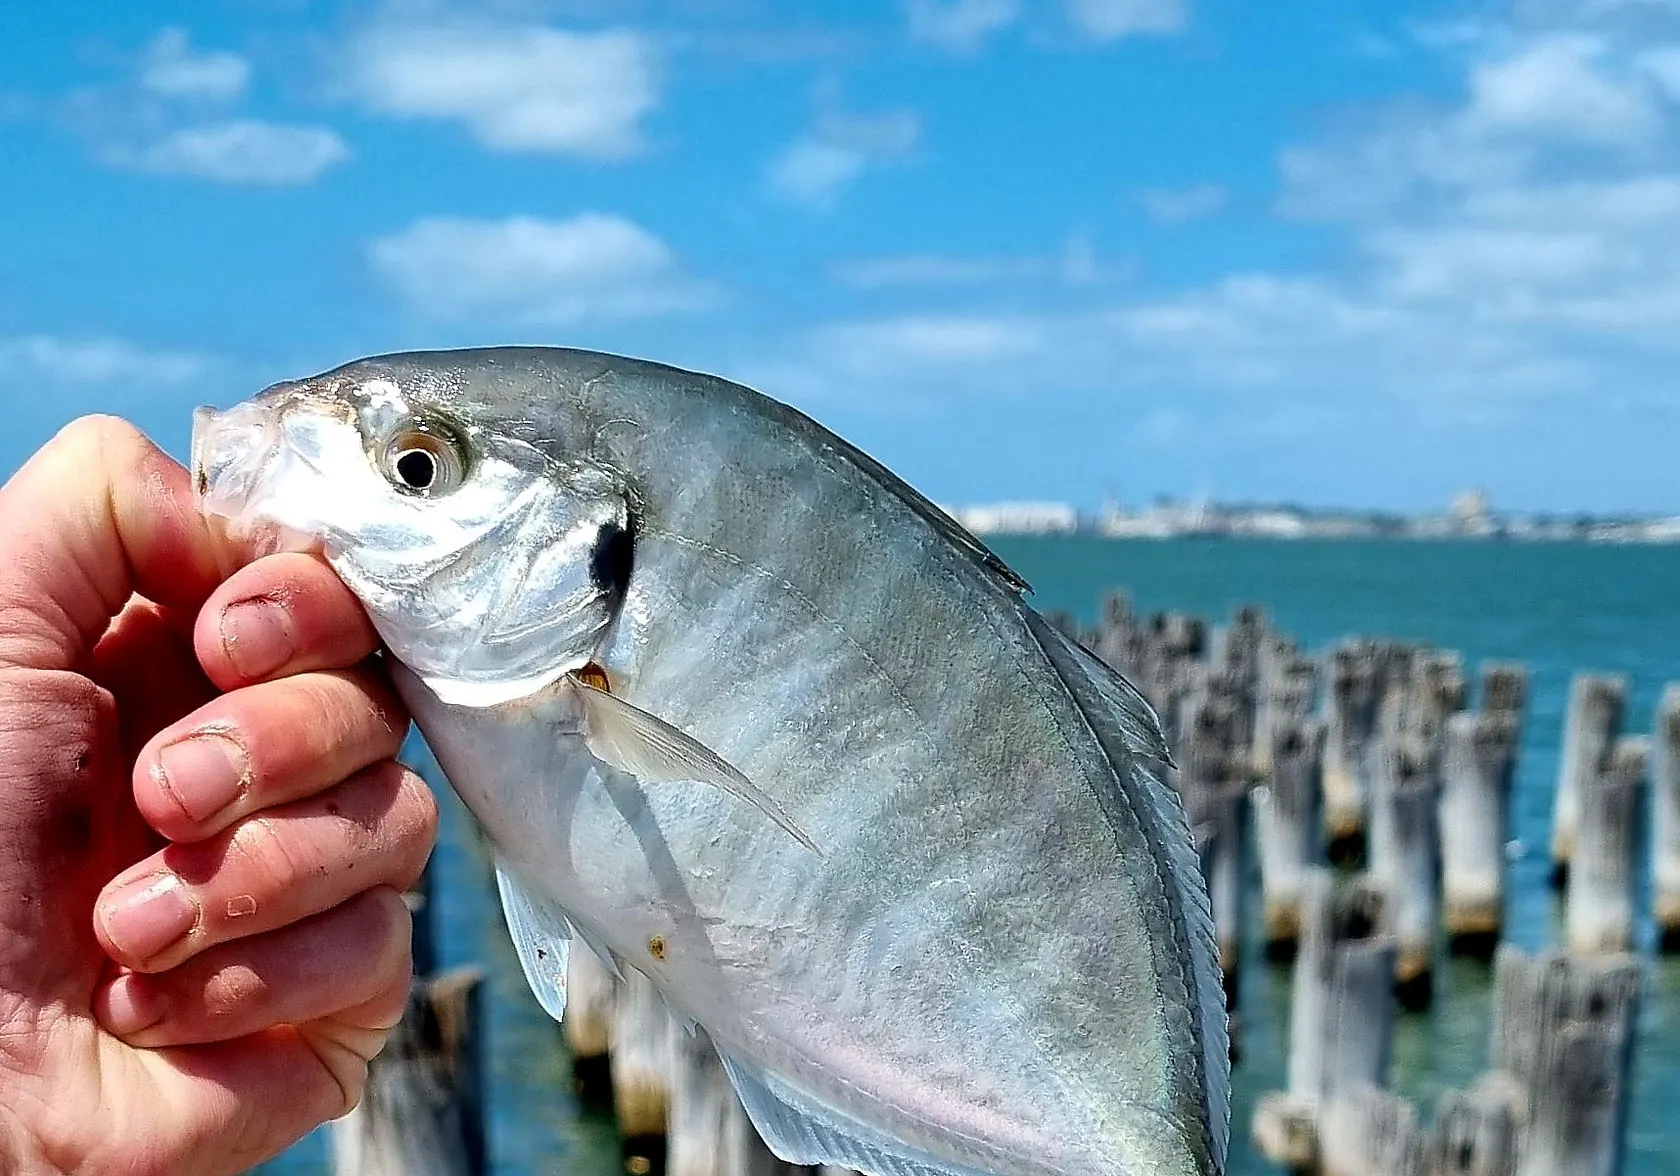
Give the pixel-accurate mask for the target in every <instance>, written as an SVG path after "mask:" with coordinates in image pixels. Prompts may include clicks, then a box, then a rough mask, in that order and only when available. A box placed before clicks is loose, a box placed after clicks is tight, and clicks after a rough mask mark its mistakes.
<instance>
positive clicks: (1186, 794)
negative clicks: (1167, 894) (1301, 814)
mask: <svg viewBox="0 0 1680 1176" xmlns="http://www.w3.org/2000/svg"><path fill="white" fill-rule="evenodd" d="M1238 705H1239V704H1238V703H1237V702H1236V701H1235V700H1233V699H1232V698H1231V697H1230V696H1228V695H1224V694H1214V693H1209V692H1207V691H1205V690H1204V691H1201V692H1198V693H1196V694H1193V695H1191V696H1190V697H1189V698H1188V699H1187V700H1186V703H1185V706H1184V708H1183V712H1182V713H1183V714H1184V716H1185V718H1184V730H1183V733H1182V735H1181V737H1180V740H1179V746H1178V749H1177V756H1178V763H1179V772H1178V789H1179V793H1180V796H1181V797H1182V799H1183V802H1184V807H1185V815H1186V817H1187V818H1188V819H1189V822H1190V828H1191V830H1192V832H1193V833H1194V835H1195V837H1196V842H1197V848H1198V850H1199V852H1200V855H1201V858H1202V868H1203V871H1204V877H1205V878H1206V881H1207V887H1208V900H1209V902H1210V904H1211V905H1212V908H1213V926H1214V934H1215V936H1216V937H1217V939H1218V944H1219V963H1220V967H1221V968H1222V969H1223V970H1224V976H1225V1000H1226V1006H1227V1008H1235V1006H1236V996H1237V990H1238V983H1239V972H1240V966H1241V962H1242V961H1241V957H1240V950H1241V946H1242V942H1243V934H1242V915H1243V883H1244V880H1245V878H1246V877H1247V872H1248V871H1247V845H1246V838H1245V837H1244V833H1245V831H1246V825H1247V820H1248V792H1247V762H1246V759H1245V758H1244V757H1242V756H1240V755H1239V754H1238V753H1237V750H1236V747H1235V741H1236V740H1237V739H1238V738H1239V727H1240V723H1241V719H1240V716H1239V714H1238V709H1237V708H1238Z"/></svg>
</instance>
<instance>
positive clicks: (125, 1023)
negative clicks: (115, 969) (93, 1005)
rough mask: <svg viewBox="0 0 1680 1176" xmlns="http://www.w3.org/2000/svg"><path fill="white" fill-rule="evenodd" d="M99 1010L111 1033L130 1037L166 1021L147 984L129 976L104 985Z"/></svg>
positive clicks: (161, 1003)
mask: <svg viewBox="0 0 1680 1176" xmlns="http://www.w3.org/2000/svg"><path fill="white" fill-rule="evenodd" d="M97 1011H98V1014H99V1023H100V1024H102V1025H104V1026H105V1028H106V1029H107V1030H108V1031H109V1032H111V1033H113V1034H115V1035H116V1036H118V1037H127V1036H129V1035H130V1034H132V1033H138V1032H140V1030H142V1029H150V1028H151V1027H152V1026H153V1025H156V1024H157V1023H158V1022H159V1021H161V1020H163V1014H164V1007H163V1002H162V1001H160V1000H159V999H158V998H157V995H156V994H155V993H154V992H152V990H151V987H150V986H149V985H148V984H147V983H146V981H145V980H144V979H142V978H141V977H139V976H136V975H133V974H132V973H130V974H128V975H125V976H118V977H117V978H116V979H115V980H113V981H111V983H110V984H108V985H106V986H105V991H104V993H103V994H102V995H101V998H100V1000H99V1002H98V1006H97Z"/></svg>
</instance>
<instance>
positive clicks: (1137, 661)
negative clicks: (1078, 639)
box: [1091, 592, 1148, 694]
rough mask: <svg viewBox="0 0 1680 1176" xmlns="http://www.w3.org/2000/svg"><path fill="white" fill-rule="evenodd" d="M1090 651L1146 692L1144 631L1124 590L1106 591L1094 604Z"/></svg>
mask: <svg viewBox="0 0 1680 1176" xmlns="http://www.w3.org/2000/svg"><path fill="white" fill-rule="evenodd" d="M1091 652H1092V653H1094V654H1096V655H1097V657H1098V658H1100V659H1102V661H1104V662H1105V663H1107V664H1108V665H1109V666H1110V667H1112V668H1113V669H1114V670H1115V671H1116V672H1117V673H1120V674H1123V675H1125V677H1126V678H1127V679H1129V680H1130V681H1131V682H1132V683H1133V684H1134V685H1136V686H1137V687H1138V688H1139V689H1140V690H1144V692H1145V693H1146V694H1147V693H1148V690H1147V687H1146V685H1145V682H1144V675H1145V672H1146V670H1147V666H1146V664H1145V663H1146V657H1145V647H1144V631H1143V627H1142V626H1141V625H1140V624H1139V622H1138V618H1137V614H1136V613H1135V612H1133V611H1132V601H1131V598H1130V597H1129V596H1127V595H1126V594H1125V593H1124V592H1109V593H1107V594H1106V595H1104V596H1103V598H1102V600H1101V602H1100V603H1099V605H1098V607H1097V636H1096V643H1095V644H1094V645H1093V646H1092V648H1091Z"/></svg>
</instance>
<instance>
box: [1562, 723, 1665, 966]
mask: <svg viewBox="0 0 1680 1176" xmlns="http://www.w3.org/2000/svg"><path fill="white" fill-rule="evenodd" d="M1649 749H1650V743H1649V741H1648V740H1646V739H1645V738H1644V737H1643V736H1623V737H1622V738H1620V739H1618V740H1616V742H1615V744H1614V745H1613V747H1612V749H1611V752H1610V755H1609V757H1608V759H1607V761H1606V762H1605V763H1604V764H1602V765H1601V766H1599V767H1598V768H1597V769H1595V770H1593V771H1588V772H1585V773H1583V774H1582V775H1581V776H1579V777H1577V779H1576V797H1577V805H1576V821H1577V824H1576V833H1575V844H1574V854H1573V859H1572V861H1571V862H1570V868H1569V901H1568V915H1567V919H1566V922H1565V934H1566V938H1567V941H1568V944H1569V950H1570V951H1571V952H1573V953H1576V954H1580V955H1601V954H1606V953H1615V952H1623V951H1627V950H1628V949H1629V948H1631V947H1632V946H1633V888H1634V836H1635V820H1636V818H1637V815H1638V811H1639V790H1640V788H1641V787H1642V786H1643V784H1644V781H1645V762H1646V758H1647V753H1648V751H1649Z"/></svg>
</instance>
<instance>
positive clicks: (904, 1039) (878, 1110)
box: [193, 348, 1230, 1176]
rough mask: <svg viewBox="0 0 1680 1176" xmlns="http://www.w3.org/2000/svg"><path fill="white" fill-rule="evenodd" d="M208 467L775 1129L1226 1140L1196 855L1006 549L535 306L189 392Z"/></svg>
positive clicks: (1128, 1146) (218, 498)
mask: <svg viewBox="0 0 1680 1176" xmlns="http://www.w3.org/2000/svg"><path fill="white" fill-rule="evenodd" d="M193 452H194V458H193V460H194V468H195V475H196V477H197V479H198V484H199V489H200V492H201V495H202V497H203V502H204V507H205V509H206V510H207V511H209V512H210V513H211V514H213V515H219V516H222V517H223V518H225V519H226V520H227V521H228V525H229V526H230V527H232V528H233V529H235V530H243V531H246V532H248V533H251V534H254V535H256V534H261V535H266V536H268V538H269V540H270V542H272V543H274V544H276V545H285V546H293V547H296V546H314V547H317V548H319V549H320V550H322V551H323V552H324V553H325V555H326V557H327V559H328V560H329V561H330V563H331V564H332V566H333V568H334V569H335V570H336V571H337V572H338V573H339V575H340V576H341V577H342V578H343V579H344V581H345V582H346V583H347V584H348V585H349V586H350V587H351V588H352V589H353V590H354V591H355V592H356V593H357V594H358V596H359V597H360V598H361V600H362V601H363V603H364V604H365V605H366V606H367V609H368V611H369V613H370V615H371V616H372V618H373V621H374V624H375V625H376V626H377V627H378V630H379V632H380V635H381V636H382V638H383V639H384V641H385V643H386V645H387V648H388V650H389V652H390V655H391V657H392V658H393V660H394V661H395V662H396V663H397V665H396V667H395V676H396V678H397V681H398V688H399V689H400V690H401V692H402V694H403V697H404V698H405V700H406V701H407V702H408V704H409V706H410V707H411V709H412V710H413V712H414V715H415V718H416V721H417V723H418V725H419V727H420V730H421V732H422V733H423V734H424V735H425V736H426V738H427V740H428V742H429V743H430V744H431V746H432V748H433V750H434V751H435V752H436V754H437V757H438V760H439V762H440V763H441V765H442V766H443V768H444V771H445V772H446V773H447V775H448V777H449V779H450V782H451V783H452V784H453V786H454V787H455V789H456V791H457V792H459V793H460V795H461V798H462V800H463V801H464V802H465V803H466V805H467V807H468V808H469V809H471V810H472V812H473V813H474V815H475V816H476V817H477V819H478V820H479V821H480V822H481V823H482V824H483V826H484V827H485V829H486V831H487V833H488V835H489V838H490V840H491V842H492V844H493V846H494V849H495V855H496V860H497V866H498V878H499V881H500V883H501V891H502V899H503V904H504V907H505V909H506V912H507V917H508V925H509V927H510V929H511V931H512V934H513V937H514V940H515V943H516V945H517V947H518V950H519V955H520V959H521V961H522V962H523V964H524V967H525V972H526V977H527V979H528V980H529V981H530V983H531V986H532V988H533V989H534V990H535V992H536V994H537V996H538V998H539V1000H541V1002H542V1004H543V1006H544V1007H545V1008H546V1009H547V1010H548V1011H549V1012H550V1013H551V1014H553V1015H554V1016H556V1017H558V1016H559V1015H560V1013H561V1011H562V1009H563V1007H564V1003H565V959H566V952H567V946H568V942H569V939H570V937H571V936H573V935H574V934H575V935H576V936H578V937H579V938H581V939H583V940H584V941H586V942H587V943H589V944H590V945H591V946H592V947H594V948H596V949H597V950H598V951H600V952H601V953H602V954H603V955H605V956H606V957H607V958H608V959H610V960H611V961H613V962H614V963H615V964H617V965H619V966H623V965H629V966H633V967H635V968H637V969H639V970H641V971H642V972H644V973H646V974H647V975H648V976H649V977H651V978H652V980H653V982H654V983H655V984H656V985H657V986H658V988H659V989H660V990H661V992H662V993H663V994H664V995H665V997H666V999H667V1001H668V1002H669V1003H670V1004H671V1005H672V1007H673V1008H674V1009H675V1010H676V1011H677V1012H678V1013H679V1015H681V1016H683V1017H685V1018H687V1019H690V1020H692V1021H694V1022H697V1023H698V1024H700V1025H702V1026H704V1027H705V1029H706V1031H707V1032H708V1033H709V1034H710V1036H711V1038H712V1039H713V1041H714V1042H715V1043H716V1044H717V1046H718V1049H719V1052H720V1053H721V1054H722V1056H723V1058H724V1061H725V1065H726V1066H727V1068H728V1072H729V1075H730V1078H731V1079H732V1080H733V1082H734V1084H735V1087H736V1089H737V1090H738V1091H739V1092H740V1094H741V1097H742V1100H743V1102H744V1103H745V1105H746V1108H747V1111H748V1113H749V1115H750V1116H751V1118H752V1121H753V1123H754V1124H755V1125H756V1126H757V1128H758V1130H759V1131H760V1133H761V1134H762V1135H763V1136H764V1138H765V1141H766V1142H767V1143H768V1144H769V1145H770V1147H771V1148H772V1150H774V1151H775V1152H777V1153H778V1154H779V1155H781V1156H782V1157H783V1158H784V1159H787V1160H790V1161H794V1162H798V1163H807V1164H815V1163H832V1164H839V1165H845V1166H848V1167H852V1168H857V1169H860V1170H862V1171H864V1172H866V1173H871V1174H875V1176H978V1174H982V1173H990V1174H998V1176H1016V1174H1028V1173H1032V1174H1050V1173H1080V1174H1082V1176H1083V1174H1085V1173H1126V1174H1132V1176H1166V1174H1169V1173H1170V1174H1173V1176H1179V1174H1183V1176H1215V1174H1217V1173H1220V1172H1222V1171H1223V1169H1224V1156H1225V1150H1226V1139H1227V1131H1228V1125H1227V1120H1228V1113H1229V1101H1230V1095H1229V1067H1228V1063H1227V1058H1226V1049H1227V1041H1226V1023H1225V1012H1224V1001H1223V996H1222V993H1221V985H1220V976H1219V968H1218V963H1217V959H1216V956H1215V953H1214V947H1213V938H1212V924H1211V919H1210V917H1209V913H1208V903H1207V896H1206V890H1205V886H1204V883H1203V881H1202V878H1201V874H1200V871H1199V869H1198V866H1197V860H1196V855H1195V853H1194V851H1193V850H1192V848H1191V842H1190V837H1189V833H1188V830H1187V828H1186V826H1185V821H1184V816H1183V813H1182V810H1181V808H1180V806H1179V803H1178V800H1177V798H1176V796H1175V795H1174V794H1173V793H1172V791H1171V790H1170V789H1168V788H1167V787H1165V786H1164V785H1163V783H1162V782H1161V779H1160V776H1161V773H1162V772H1163V770H1164V769H1165V767H1166V766H1167V764H1168V757H1167V751H1166V748H1165V746H1164V745H1163V743H1162V741H1161V735H1160V729H1159V726H1158V724H1157V723H1156V720H1155V716H1154V714H1153V713H1152V712H1151V711H1150V710H1149V708H1148V706H1147V704H1146V703H1144V701H1143V700H1142V699H1141V698H1140V697H1139V696H1138V694H1137V693H1136V691H1134V690H1133V689H1132V688H1131V687H1130V686H1129V685H1128V684H1127V683H1126V682H1125V681H1124V680H1123V679H1122V678H1120V677H1119V676H1118V675H1117V674H1115V673H1113V672H1112V671H1110V670H1109V669H1107V668H1106V667H1105V666H1103V665H1101V664H1100V663H1099V662H1097V661H1096V660H1095V659H1094V658H1093V657H1091V656H1090V655H1088V654H1087V653H1086V652H1085V651H1084V650H1083V649H1081V648H1079V647H1078V646H1077V645H1075V644H1074V643H1072V642H1070V641H1069V640H1067V639H1066V638H1064V637H1063V636H1062V635H1061V634H1060V633H1059V632H1057V631H1056V630H1055V629H1053V628H1052V627H1051V626H1049V625H1048V624H1047V623H1046V622H1045V621H1043V620H1042V619H1041V618H1040V617H1039V616H1038V615H1037V613H1035V612H1034V611H1033V610H1032V609H1031V608H1030V607H1028V606H1027V604H1026V603H1025V602H1024V601H1023V599H1022V593H1023V590H1024V589H1025V585H1024V584H1023V583H1022V582H1021V580H1020V579H1019V578H1018V577H1016V576H1015V575H1014V573H1012V572H1011V571H1010V570H1009V569H1008V568H1007V567H1006V566H1005V565H1004V564H1003V563H1002V562H1001V561H999V560H998V559H997V558H996V557H995V556H993V555H992V554H991V553H990V552H989V551H987V550H986V549H985V548H984V547H983V546H981V544H980V543H978V542H977V541H976V540H975V539H973V538H972V537H971V536H969V535H968V534H967V533H966V532H964V531H963V530H962V529H961V528H960V527H958V526H957V525H956V524H955V523H954V522H952V521H951V519H950V518H948V517H947V516H946V515H944V514H943V513H941V512H940V511H939V510H938V509H937V508H936V507H934V506H932V505H931V504H930V503H928V502H927V501H926V500H925V499H923V498H922V497H921V496H919V495H918V494H917V493H916V492H915V491H913V490H912V489H910V487H908V486H907V485H905V484H904V483H903V482H901V481H900V480H899V479H897V478H896V477H894V476H893V475H892V474H891V473H889V472H888V471H887V470H886V469H884V468H883V467H881V466H880V465H879V464H878V463H876V462H875V461H873V460H872V459H870V458H869V457H867V456H866V455H864V454H863V453H861V452H859V451H858V450H856V449H854V448H853V447H851V446H850V445H848V444H846V443H845V442H844V441H842V440H840V439H839V438H838V437H835V436H834V435H833V434H831V433H829V432H827V431H825V430H824V429H822V428H821V427H820V426H818V425H816V424H815V423H814V422H812V421H811V420H809V419H807V418H806V417H804V416H802V415H800V414H799V413H797V412H795V411H793V410H792V409H790V408H788V407H786V406H784V405H782V404H779V403H777V402H775V401H773V400H771V399H769V398H767V397H764V396H761V395H759V394H758V393H756V392H753V391H751V390H749V389H746V388H743V387H740V386H739V385H736V384H731V383H728V382H726V381H723V380H719V379H715V378H712V377H708V376H701V375H696V374H693V373H690V372H683V371H678V370H676V369H673V368H668V367H663V366H660V365H657V364H650V363H643V362H639V361H635V360H628V359H621V358H617V357H613V356H606V355H599V354H594V353H590V352H582V351H570V350H561V349H549V348H507V349H495V350H481V351H459V352H428V353H415V354H408V355H397V356H388V357H383V358H379V359H370V360H363V361H360V362H357V363H353V364H350V365H348V366H346V367H342V368H339V369H337V370H336V371H332V372H329V373H327V374H325V375H322V376H318V377H315V378H312V379H308V380H303V381H299V382H296V383H287V384H281V385H277V386H276V387H274V388H271V389H269V390H268V391H266V392H264V393H262V394H261V395H259V396H257V397H256V398H254V399H252V400H250V401H248V402H246V403H244V404H242V405H239V406H238V407H236V408H234V409H232V410H229V411H228V412H225V413H212V412H209V411H207V410H205V411H201V413H200V416H199V418H198V420H197V423H196V428H195V433H194V442H193Z"/></svg>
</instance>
